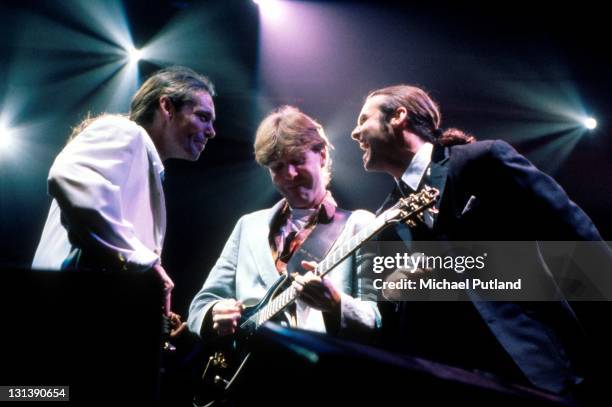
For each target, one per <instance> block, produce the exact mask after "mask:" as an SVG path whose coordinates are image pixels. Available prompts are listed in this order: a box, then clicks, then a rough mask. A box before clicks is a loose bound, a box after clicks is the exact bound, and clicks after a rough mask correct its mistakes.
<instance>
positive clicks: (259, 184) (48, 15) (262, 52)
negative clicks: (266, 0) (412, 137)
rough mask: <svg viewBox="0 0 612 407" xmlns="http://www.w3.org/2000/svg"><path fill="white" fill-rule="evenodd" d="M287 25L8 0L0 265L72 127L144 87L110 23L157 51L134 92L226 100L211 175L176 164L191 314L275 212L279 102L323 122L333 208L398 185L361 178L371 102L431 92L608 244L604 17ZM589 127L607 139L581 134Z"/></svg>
mask: <svg viewBox="0 0 612 407" xmlns="http://www.w3.org/2000/svg"><path fill="white" fill-rule="evenodd" d="M279 9H282V10H281V11H280V12H282V13H284V14H281V15H280V17H279V18H277V19H274V18H273V17H270V16H267V17H266V16H263V15H262V16H261V18H260V13H259V10H258V8H257V6H256V5H255V4H253V3H252V2H251V1H246V0H245V1H196V0H192V1H189V0H184V1H180V0H147V1H144V0H134V1H124V2H117V1H106V2H102V1H86V0H83V1H61V2H59V1H16V0H15V1H3V2H2V4H1V6H0V55H1V63H0V77H1V78H2V81H0V106H1V112H2V118H3V120H4V126H5V127H7V128H12V129H17V130H15V131H14V132H13V133H12V134H14V135H16V138H17V141H16V142H15V143H14V144H15V146H14V148H11V149H7V148H5V149H3V150H1V152H0V227H1V234H0V239H1V242H0V267H13V266H16V267H23V266H27V265H28V264H29V262H30V261H31V258H32V256H33V253H34V250H35V248H36V245H37V242H38V238H39V235H40V232H41V230H42V226H43V224H44V221H45V218H46V215H47V210H48V206H49V203H50V199H49V198H48V197H47V196H46V182H45V181H46V174H47V171H48V169H49V167H50V165H51V163H52V161H53V158H54V157H55V155H57V153H58V152H59V151H60V150H61V148H62V146H63V145H64V144H65V140H66V137H67V135H68V134H69V131H70V128H71V127H72V126H73V125H75V124H76V123H77V122H78V121H79V120H80V119H81V118H82V117H84V116H85V114H86V113H87V112H88V111H91V112H93V113H96V112H102V111H106V110H110V111H116V112H120V111H126V110H127V106H128V103H129V95H130V93H129V91H130V90H131V89H135V87H137V86H138V84H139V83H138V82H136V80H135V78H136V76H134V77H133V78H134V79H130V78H131V77H128V79H126V81H125V82H121V80H119V79H118V78H121V77H122V76H121V75H122V71H121V69H122V63H121V61H120V57H117V56H116V55H113V54H112V53H110V54H108V53H107V52H106V51H105V50H106V49H107V48H108V47H111V48H112V44H114V43H115V42H116V41H115V38H118V37H120V36H121V35H119V34H118V35H115V34H114V33H115V31H116V30H118V28H117V26H119V29H120V28H121V27H120V26H121V24H118V20H117V18H114V17H113V16H116V14H113V13H118V14H119V15H123V16H124V18H125V22H126V24H125V26H124V28H125V27H127V28H129V31H130V32H131V36H132V40H133V44H134V46H136V47H146V46H147V45H150V44H153V45H154V46H155V47H157V49H155V50H153V51H152V52H153V53H154V54H155V55H156V56H155V58H151V59H147V57H146V56H145V60H143V61H140V62H139V63H138V68H139V75H140V78H141V79H142V78H143V77H145V76H146V75H147V74H149V73H151V72H153V71H154V70H155V69H157V68H159V67H161V66H166V65H171V64H182V65H187V66H190V67H192V68H194V69H196V70H198V71H200V72H202V73H205V74H207V75H209V76H210V77H211V79H212V80H213V81H214V82H215V84H216V86H217V89H218V93H219V96H218V97H217V98H216V99H215V104H216V109H217V117H218V120H217V123H216V130H217V138H216V139H215V140H213V141H212V142H211V143H210V144H209V145H208V146H207V148H206V151H205V152H204V153H203V155H202V158H201V159H200V161H199V162H197V163H185V162H168V163H167V171H166V183H165V189H166V201H167V208H168V231H167V237H166V245H165V249H164V259H163V260H164V263H165V266H166V269H167V270H169V272H170V273H171V275H172V277H173V279H174V280H175V282H176V289H175V294H174V303H175V308H176V310H177V311H178V312H179V313H181V314H183V315H186V312H187V308H188V305H189V302H190V300H191V298H192V296H193V295H194V294H195V293H196V292H197V290H198V289H199V288H200V286H201V284H202V282H203V281H204V279H205V277H206V275H207V273H208V271H209V270H210V268H211V267H212V265H213V264H214V261H215V260H216V258H217V256H218V254H219V253H220V251H221V249H222V247H223V244H224V242H225V240H226V238H227V237H228V236H229V233H230V231H231V230H232V227H233V225H234V224H235V222H236V221H237V220H238V218H239V217H240V216H241V215H242V214H244V213H247V212H250V211H253V210H256V209H261V208H264V207H267V206H269V205H271V204H272V203H274V202H275V201H276V200H277V199H278V196H277V195H276V194H275V192H274V190H273V188H272V186H271V184H270V182H269V179H268V175H267V174H266V172H265V171H264V170H263V169H260V168H258V167H257V166H256V164H255V163H254V159H253V153H252V142H253V138H254V133H255V129H256V127H257V124H258V122H259V121H260V120H261V118H262V117H263V116H264V115H265V114H266V113H267V112H268V111H270V110H271V109H272V108H274V107H275V106H277V105H280V104H286V103H289V104H295V105H297V106H299V107H300V108H301V109H302V110H304V111H305V112H306V113H308V114H310V115H311V116H313V117H315V118H317V119H318V120H319V121H320V122H321V123H322V124H323V126H324V127H325V128H326V130H327V132H328V135H329V137H330V138H331V140H332V142H333V143H334V145H335V147H336V148H335V151H334V161H335V162H334V167H335V168H334V171H335V172H334V181H333V182H332V191H333V192H334V194H335V196H336V197H337V199H338V201H339V202H340V203H341V205H342V206H344V207H346V208H348V209H355V208H366V209H369V210H375V209H376V208H377V206H378V204H379V203H380V202H381V201H382V199H383V196H384V194H386V191H387V190H388V189H389V187H390V185H391V180H390V179H389V178H388V177H386V176H383V175H380V174H366V173H365V172H364V171H363V170H362V168H361V154H360V151H359V149H358V148H357V147H356V145H354V143H353V142H352V141H351V140H350V138H349V135H350V131H351V130H352V128H353V126H354V123H355V121H356V118H357V115H358V112H359V110H360V108H361V104H362V102H363V98H364V97H365V96H366V94H367V92H368V91H369V90H372V89H375V88H378V87H381V86H385V85H390V84H394V83H399V82H405V83H411V84H417V85H420V86H423V87H425V88H426V89H427V90H429V91H430V92H431V94H432V95H433V97H434V98H435V99H436V100H437V101H438V102H439V103H440V105H441V109H442V114H443V123H442V125H443V126H444V127H450V126H452V127H459V128H463V129H465V130H468V131H470V132H472V133H473V134H475V135H476V136H477V137H479V138H481V139H489V138H501V139H504V140H507V141H509V142H510V143H511V144H513V145H514V146H515V147H516V148H517V149H518V150H519V151H520V152H521V153H523V154H525V155H526V156H527V157H528V158H530V159H531V160H532V161H533V162H534V163H535V164H536V165H537V166H538V167H540V168H542V169H544V170H545V171H547V172H548V173H549V174H551V175H552V176H554V177H555V179H556V180H557V181H558V182H560V183H561V185H562V186H563V187H564V188H565V189H566V190H567V192H568V193H569V195H570V196H571V197H572V198H573V199H574V200H575V201H576V202H577V203H578V204H579V205H580V206H581V207H582V208H584V210H585V211H586V212H587V213H588V214H589V215H590V216H591V217H592V218H593V220H594V221H595V223H596V224H597V225H598V227H599V228H600V231H601V232H602V234H603V236H604V238H605V239H607V240H610V239H612V221H611V219H610V216H609V211H610V207H612V192H611V188H610V179H611V176H612V163H611V160H610V158H609V157H610V155H611V153H612V141H611V139H610V134H609V132H610V131H609V130H610V121H609V118H610V117H612V116H611V115H610V110H611V106H612V103H611V102H612V100H611V99H612V96H611V95H612V93H611V92H610V91H611V86H610V85H611V79H610V65H609V54H610V52H609V44H608V38H609V34H608V32H607V31H608V26H609V21H608V17H607V16H608V13H607V12H606V11H604V5H600V4H597V3H596V2H594V1H583V2H580V3H575V4H570V5H561V3H558V2H555V3H553V2H550V4H548V5H547V4H540V2H533V1H532V2H523V1H519V2H516V1H512V2H503V1H502V2H494V3H493V2H491V3H487V4H485V5H478V4H474V3H471V2H468V3H466V4H463V3H462V4H461V5H457V4H444V3H440V2H435V5H434V4H433V3H432V4H431V5H420V6H414V5H399V4H395V3H392V2H387V1H378V2H375V3H374V2H372V3H369V2H346V1H333V2H323V1H318V2H284V3H283V6H282V7H281V6H280V5H279ZM109 10H110V11H109ZM153 45H151V47H153ZM115 48H116V47H115ZM118 58H119V59H118ZM130 80H131V82H130ZM585 113H587V114H589V115H592V116H594V117H595V118H596V119H597V120H598V122H599V127H598V128H597V129H596V130H594V131H592V132H587V131H586V130H583V129H582V128H581V127H580V123H578V122H577V121H576V120H577V119H578V118H579V117H580V116H581V115H583V114H585ZM500 216H503V214H500Z"/></svg>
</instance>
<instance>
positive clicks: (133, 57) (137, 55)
mask: <svg viewBox="0 0 612 407" xmlns="http://www.w3.org/2000/svg"><path fill="white" fill-rule="evenodd" d="M127 55H128V59H129V61H130V63H131V64H135V63H137V62H138V61H140V60H141V59H142V58H143V57H144V52H142V51H141V50H139V49H138V48H131V49H129V50H128V51H127Z"/></svg>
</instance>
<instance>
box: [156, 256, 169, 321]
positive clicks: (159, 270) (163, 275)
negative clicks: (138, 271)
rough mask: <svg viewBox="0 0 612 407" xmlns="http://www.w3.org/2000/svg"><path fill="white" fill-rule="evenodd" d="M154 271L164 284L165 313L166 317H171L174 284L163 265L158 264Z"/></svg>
mask: <svg viewBox="0 0 612 407" xmlns="http://www.w3.org/2000/svg"><path fill="white" fill-rule="evenodd" d="M153 271H154V272H155V273H157V275H158V276H159V278H160V279H161V281H162V283H163V284H164V308H165V309H164V313H165V314H166V316H170V307H171V304H172V289H173V288H174V282H173V281H172V279H171V278H170V276H169V275H168V273H166V270H164V268H163V267H162V265H161V264H156V265H154V266H153Z"/></svg>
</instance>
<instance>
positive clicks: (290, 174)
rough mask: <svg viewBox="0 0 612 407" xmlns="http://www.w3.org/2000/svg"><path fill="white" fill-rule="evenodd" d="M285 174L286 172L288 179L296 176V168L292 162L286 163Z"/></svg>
mask: <svg viewBox="0 0 612 407" xmlns="http://www.w3.org/2000/svg"><path fill="white" fill-rule="evenodd" d="M286 174H287V178H289V179H292V178H295V177H297V175H298V172H297V168H295V165H293V164H289V165H287V172H286Z"/></svg>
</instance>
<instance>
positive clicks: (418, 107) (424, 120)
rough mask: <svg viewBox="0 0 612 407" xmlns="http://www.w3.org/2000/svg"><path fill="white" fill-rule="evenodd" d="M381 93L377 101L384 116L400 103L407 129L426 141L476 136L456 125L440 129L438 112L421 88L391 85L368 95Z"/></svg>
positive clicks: (462, 140) (455, 141)
mask: <svg viewBox="0 0 612 407" xmlns="http://www.w3.org/2000/svg"><path fill="white" fill-rule="evenodd" d="M379 95H382V96H385V99H384V101H383V102H382V104H381V107H380V108H381V110H382V112H383V118H384V120H386V121H388V120H389V119H390V117H391V115H392V114H393V113H394V112H395V110H396V109H397V108H398V107H400V106H403V107H405V108H406V110H407V111H408V123H409V126H410V130H412V131H413V132H414V133H415V134H417V135H418V136H419V137H421V138H422V139H423V140H425V141H429V142H430V143H434V144H440V145H443V146H450V145H455V144H468V143H473V142H474V141H476V138H475V137H474V136H473V135H471V134H468V133H466V132H464V131H462V130H459V129H456V128H449V129H442V128H440V123H441V121H442V115H441V114H440V109H439V107H438V105H437V104H436V102H434V101H433V99H432V98H431V97H430V96H429V95H428V94H427V92H425V91H424V90H423V89H421V88H417V87H416V86H410V85H395V86H389V87H386V88H382V89H377V90H375V91H372V92H370V94H369V95H368V97H367V98H368V99H369V98H371V97H374V96H379Z"/></svg>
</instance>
